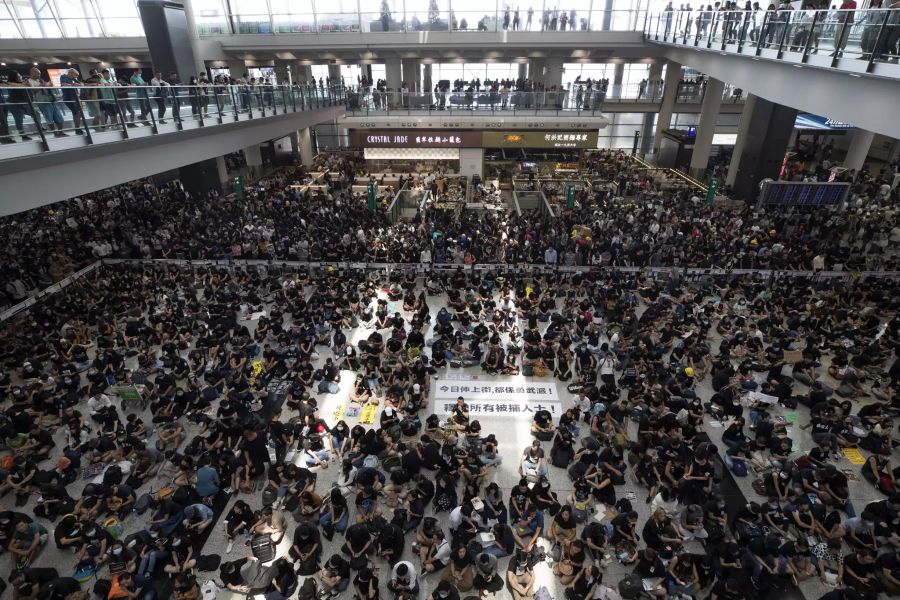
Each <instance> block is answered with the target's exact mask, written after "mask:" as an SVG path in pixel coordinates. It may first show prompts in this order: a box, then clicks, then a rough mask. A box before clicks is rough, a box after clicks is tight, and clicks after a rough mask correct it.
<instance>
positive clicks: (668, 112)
mask: <svg viewBox="0 0 900 600" xmlns="http://www.w3.org/2000/svg"><path fill="white" fill-rule="evenodd" d="M680 82H681V65H680V64H678V63H677V62H672V61H669V62H668V64H667V65H666V80H665V82H664V83H663V97H662V104H661V105H660V107H659V114H658V115H657V117H656V135H654V136H653V153H654V154H656V153H657V152H659V145H660V144H661V143H662V134H663V131H665V130H666V129H668V128H669V126H670V125H671V124H672V113H673V112H674V111H675V102H677V100H678V84H679V83H680Z"/></svg>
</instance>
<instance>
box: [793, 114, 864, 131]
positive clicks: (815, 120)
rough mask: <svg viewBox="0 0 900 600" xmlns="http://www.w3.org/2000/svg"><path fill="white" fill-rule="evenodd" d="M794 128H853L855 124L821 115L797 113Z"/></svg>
mask: <svg viewBox="0 0 900 600" xmlns="http://www.w3.org/2000/svg"><path fill="white" fill-rule="evenodd" d="M794 129H822V130H833V129H853V125H851V124H850V123H844V122H843V121H835V120H834V119H829V118H828V117H820V116H819V115H797V118H796V119H794Z"/></svg>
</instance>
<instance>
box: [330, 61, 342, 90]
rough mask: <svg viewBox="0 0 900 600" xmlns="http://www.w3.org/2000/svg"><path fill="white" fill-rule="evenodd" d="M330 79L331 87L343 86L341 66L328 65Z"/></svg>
mask: <svg viewBox="0 0 900 600" xmlns="http://www.w3.org/2000/svg"><path fill="white" fill-rule="evenodd" d="M328 79H330V80H331V85H340V84H341V65H328Z"/></svg>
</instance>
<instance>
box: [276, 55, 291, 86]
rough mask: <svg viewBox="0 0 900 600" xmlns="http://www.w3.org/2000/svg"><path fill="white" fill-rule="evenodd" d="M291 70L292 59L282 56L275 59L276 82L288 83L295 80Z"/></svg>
mask: <svg viewBox="0 0 900 600" xmlns="http://www.w3.org/2000/svg"><path fill="white" fill-rule="evenodd" d="M290 71H291V61H289V60H284V59H281V58H276V59H275V82H276V83H278V84H287V83H289V82H292V81H293V80H294V74H293V73H291V72H290Z"/></svg>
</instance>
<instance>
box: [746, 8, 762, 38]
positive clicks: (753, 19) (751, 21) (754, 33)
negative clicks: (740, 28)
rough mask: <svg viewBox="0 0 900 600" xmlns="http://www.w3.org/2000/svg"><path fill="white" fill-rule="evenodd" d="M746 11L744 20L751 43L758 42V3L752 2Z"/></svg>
mask: <svg viewBox="0 0 900 600" xmlns="http://www.w3.org/2000/svg"><path fill="white" fill-rule="evenodd" d="M748 3H749V0H748ZM748 11H749V12H748V13H747V18H746V23H747V29H748V30H749V34H748V35H749V36H750V41H751V42H756V41H757V40H759V11H760V8H759V2H754V3H753V5H752V6H751V7H750V8H749V9H748Z"/></svg>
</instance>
